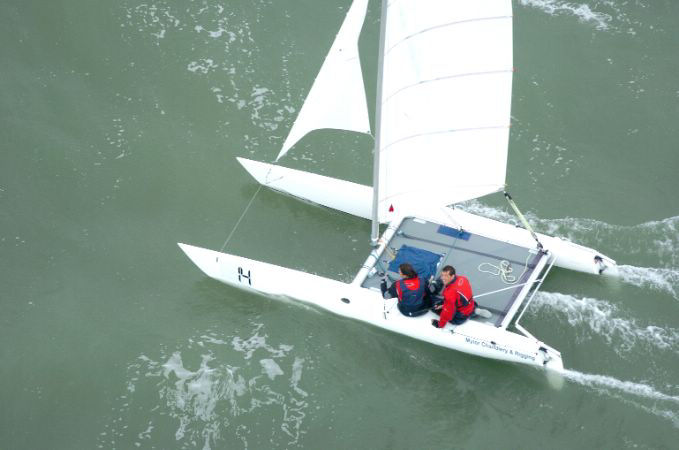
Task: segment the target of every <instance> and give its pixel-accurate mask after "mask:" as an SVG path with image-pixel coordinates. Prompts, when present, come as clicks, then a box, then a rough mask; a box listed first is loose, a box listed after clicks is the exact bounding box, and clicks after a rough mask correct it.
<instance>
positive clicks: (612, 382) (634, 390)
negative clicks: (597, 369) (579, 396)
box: [562, 369, 679, 405]
mask: <svg viewBox="0 0 679 450" xmlns="http://www.w3.org/2000/svg"><path fill="white" fill-rule="evenodd" d="M562 373H563V376H564V377H566V378H567V379H568V380H570V381H573V382H575V383H578V384H581V385H583V386H587V387H590V388H593V389H595V390H597V391H600V392H604V393H611V392H619V393H620V392H621V393H624V394H628V395H633V396H636V397H640V398H643V399H648V400H654V401H663V402H669V403H673V404H677V405H679V396H678V395H669V394H665V393H663V392H660V391H657V390H655V389H654V388H653V387H651V386H649V385H647V384H643V383H636V382H634V381H622V380H618V379H617V378H613V377H610V376H607V375H595V374H590V373H582V372H578V371H575V370H568V369H564V370H563V372H562Z"/></svg>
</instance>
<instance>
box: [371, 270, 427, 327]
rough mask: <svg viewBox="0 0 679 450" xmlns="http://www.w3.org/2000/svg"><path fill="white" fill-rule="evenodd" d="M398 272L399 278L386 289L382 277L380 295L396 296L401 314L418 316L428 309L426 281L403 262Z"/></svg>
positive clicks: (385, 296)
mask: <svg viewBox="0 0 679 450" xmlns="http://www.w3.org/2000/svg"><path fill="white" fill-rule="evenodd" d="M398 273H399V275H401V279H400V280H398V281H396V282H394V283H393V284H392V285H391V286H390V287H389V288H388V289H387V281H386V280H385V279H382V283H380V288H381V289H382V296H383V297H384V298H385V299H386V298H393V297H398V310H399V311H401V313H402V314H403V315H406V316H409V317H415V316H420V315H422V314H424V313H426V312H427V311H429V309H428V306H429V305H428V296H427V295H426V294H427V290H426V289H427V282H426V281H425V280H423V279H422V278H420V277H418V276H417V272H415V269H413V267H412V266H411V265H410V264H408V263H404V264H401V265H400V266H399V267H398Z"/></svg>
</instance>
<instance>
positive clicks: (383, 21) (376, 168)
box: [370, 0, 387, 247]
mask: <svg viewBox="0 0 679 450" xmlns="http://www.w3.org/2000/svg"><path fill="white" fill-rule="evenodd" d="M386 32H387V0H382V16H381V18H380V45H379V47H380V51H379V56H378V59H377V95H376V96H375V97H376V98H377V99H376V106H375V150H374V151H373V210H372V213H373V214H372V216H373V217H372V229H371V233H370V244H371V245H372V246H373V247H377V240H378V239H379V237H380V236H379V234H380V219H379V214H378V204H379V195H378V194H379V193H378V191H379V185H380V180H379V176H380V141H381V137H382V136H381V135H382V133H381V128H382V127H381V122H382V80H383V77H384V47H385V40H386V39H385V36H386Z"/></svg>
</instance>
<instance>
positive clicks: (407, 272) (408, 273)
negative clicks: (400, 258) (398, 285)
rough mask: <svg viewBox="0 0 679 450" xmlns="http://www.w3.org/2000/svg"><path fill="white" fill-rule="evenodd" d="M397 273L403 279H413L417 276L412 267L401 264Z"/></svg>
mask: <svg viewBox="0 0 679 450" xmlns="http://www.w3.org/2000/svg"><path fill="white" fill-rule="evenodd" d="M398 272H399V273H400V274H401V276H403V277H404V278H415V277H416V276H417V272H415V269H413V266H411V265H410V264H408V263H403V264H401V265H400V266H398Z"/></svg>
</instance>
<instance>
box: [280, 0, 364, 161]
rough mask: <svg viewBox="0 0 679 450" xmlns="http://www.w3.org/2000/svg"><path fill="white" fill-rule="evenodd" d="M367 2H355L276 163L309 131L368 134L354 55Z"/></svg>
mask: <svg viewBox="0 0 679 450" xmlns="http://www.w3.org/2000/svg"><path fill="white" fill-rule="evenodd" d="M367 8H368V0H355V1H354V2H353V4H352V5H351V8H350V9H349V12H348V13H347V16H346V18H345V20H344V23H343V24H342V27H341V28H340V31H339V32H338V33H337V36H336V37H335V42H334V43H333V44H332V47H331V48H330V52H329V53H328V55H327V56H326V58H325V61H324V62H323V66H322V67H321V71H320V72H319V74H318V76H317V77H316V80H315V81H314V84H313V86H312V87H311V91H310V92H309V95H308V96H307V98H306V100H305V102H304V105H302V109H301V111H300V113H299V115H298V116H297V120H295V123H294V125H293V126H292V129H291V130H290V134H289V135H288V137H287V139H286V140H285V143H284V144H283V148H282V149H281V151H280V153H279V154H278V157H277V158H276V160H279V159H280V158H281V157H282V156H283V155H285V154H286V153H287V152H288V150H289V149H290V148H291V147H292V146H293V145H295V143H296V142H297V141H299V140H300V139H301V138H302V137H304V136H305V135H306V134H307V133H309V132H310V131H313V130H319V129H322V128H334V129H339V130H349V131H357V132H361V133H370V119H369V117H368V107H367V103H366V99H365V87H364V84H363V74H362V72H361V62H360V59H359V54H358V37H359V35H360V34H361V28H362V27H363V21H364V20H365V14H366V10H367Z"/></svg>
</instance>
